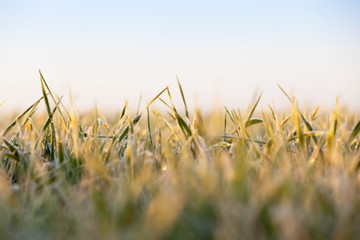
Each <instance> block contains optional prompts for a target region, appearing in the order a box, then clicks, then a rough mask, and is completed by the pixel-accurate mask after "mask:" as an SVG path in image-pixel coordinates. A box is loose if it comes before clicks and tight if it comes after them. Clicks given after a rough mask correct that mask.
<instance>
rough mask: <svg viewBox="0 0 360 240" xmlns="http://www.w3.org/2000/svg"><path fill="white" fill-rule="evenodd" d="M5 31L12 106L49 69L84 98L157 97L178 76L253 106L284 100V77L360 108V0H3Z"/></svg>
mask: <svg viewBox="0 0 360 240" xmlns="http://www.w3.org/2000/svg"><path fill="white" fill-rule="evenodd" d="M0 29H1V32H0V81H1V85H2V87H1V88H0V101H2V100H5V99H6V101H7V102H6V104H5V105H7V106H26V105H27V104H28V103H29V101H31V100H32V99H36V98H37V97H38V96H39V95H40V94H41V91H40V88H39V78H38V74H37V70H38V69H41V70H42V71H43V73H44V75H45V77H46V78H47V81H48V83H49V84H50V85H51V86H53V88H54V89H55V91H56V92H58V93H60V94H61V93H65V94H66V93H67V92H68V89H69V88H71V89H72V92H73V93H74V95H75V97H76V99H77V103H78V104H79V105H80V107H89V106H91V105H93V103H94V99H96V101H97V103H98V104H99V105H100V106H104V107H110V108H114V107H115V108H116V107H117V106H118V108H120V107H121V105H122V104H123V102H124V100H125V99H130V101H133V102H136V99H137V98H138V96H139V95H140V94H142V95H143V96H144V97H143V99H144V101H147V100H149V99H150V98H151V97H152V96H154V95H156V93H157V92H158V91H159V90H161V89H162V88H163V87H164V86H166V85H168V84H169V85H170V86H173V88H174V90H175V87H176V78H175V76H176V75H178V76H179V77H180V79H181V81H182V84H183V86H184V88H185V91H186V92H185V93H186V94H187V95H188V98H189V99H190V101H191V100H192V99H193V96H197V99H198V100H197V101H198V102H199V104H200V105H201V106H204V107H205V108H209V107H211V106H210V105H212V103H213V101H214V99H219V98H221V99H222V102H223V103H224V104H225V105H231V106H234V107H235V106H239V107H242V106H244V105H246V104H247V103H248V102H249V101H250V99H251V97H252V94H253V93H254V92H255V91H256V90H263V91H264V100H263V102H264V103H266V104H267V103H270V104H271V103H275V104H281V103H282V102H284V101H286V99H284V98H282V96H281V94H280V92H279V90H278V89H277V87H276V84H277V83H280V84H281V85H283V86H284V87H285V88H287V89H289V90H290V89H294V91H295V94H296V95H297V96H298V97H299V99H300V100H301V101H308V102H310V103H314V104H317V103H319V104H329V103H330V104H332V103H333V102H335V99H336V96H337V95H338V94H340V95H341V96H342V99H343V102H344V103H349V104H351V105H353V106H355V107H359V106H360V104H359V102H360V101H359V100H360V94H358V90H357V89H360V70H359V69H360V3H359V1H346V0H345V1H178V2H175V1H83V0H82V1H67V0H65V1H3V0H0ZM19 92H21V96H22V98H21V99H19V98H18V96H19V95H18V94H19ZM279 95H280V96H279ZM194 101H195V100H194ZM114 103H119V104H116V105H114ZM0 110H1V109H0Z"/></svg>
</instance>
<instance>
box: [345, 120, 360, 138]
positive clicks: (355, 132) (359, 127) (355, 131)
mask: <svg viewBox="0 0 360 240" xmlns="http://www.w3.org/2000/svg"><path fill="white" fill-rule="evenodd" d="M359 132H360V121H358V122H357V124H356V125H355V127H354V128H353V130H352V131H351V134H350V137H349V140H348V142H349V143H350V142H351V141H352V140H353V139H354V138H355V137H356V135H358V133H359Z"/></svg>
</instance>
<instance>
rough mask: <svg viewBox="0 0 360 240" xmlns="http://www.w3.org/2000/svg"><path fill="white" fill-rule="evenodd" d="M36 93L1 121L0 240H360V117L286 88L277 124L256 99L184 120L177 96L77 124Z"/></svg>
mask: <svg viewBox="0 0 360 240" xmlns="http://www.w3.org/2000/svg"><path fill="white" fill-rule="evenodd" d="M40 79H41V85H40V84H39V85H40V86H39V87H41V89H42V96H38V97H39V99H38V100H37V101H36V102H34V103H29V107H28V108H27V109H24V110H25V111H23V112H20V113H19V115H18V116H16V117H14V118H10V115H9V116H8V117H3V119H0V131H1V133H0V134H1V136H2V138H1V139H0V216H1V217H0V239H219V240H220V239H221V240H223V239H224V240H226V239H359V238H360V227H359V226H360V190H359V188H360V172H359V168H360V151H359V145H360V137H359V135H360V134H359V132H360V113H359V112H356V111H354V110H348V109H347V108H346V107H343V106H342V105H341V104H337V105H336V106H333V109H330V110H323V109H322V107H317V106H315V107H311V108H310V107H303V105H302V103H298V102H297V100H296V98H295V97H294V96H293V95H291V94H289V93H288V92H287V91H286V90H284V89H282V88H281V86H279V93H280V94H281V95H280V94H279V97H281V98H283V100H284V102H286V103H287V104H288V108H286V109H285V110H283V111H277V110H276V107H277V106H268V105H266V103H261V104H260V102H261V94H260V95H259V96H258V98H257V99H256V101H254V102H253V103H250V104H249V107H248V108H247V109H230V108H226V107H224V108H223V109H220V110H214V111H212V112H206V113H205V112H202V110H201V109H198V108H195V109H194V110H193V111H191V112H190V111H189V110H188V107H187V102H186V89H182V87H181V85H180V82H178V83H179V84H178V86H176V88H175V87H173V88H171V89H170V88H169V87H165V88H164V89H163V90H162V91H159V94H158V95H157V96H154V99H153V100H152V101H150V102H148V103H146V104H145V106H143V107H139V109H129V108H128V107H127V104H123V105H122V106H119V109H117V110H118V111H119V114H112V113H108V112H102V111H101V109H97V108H94V110H93V111H90V112H78V111H77V110H76V107H75V106H72V104H70V106H65V104H63V103H62V98H61V97H58V96H57V95H56V94H55V93H54V92H52V91H51V88H50V87H51V86H49V85H48V84H47V82H46V81H45V79H44V77H43V76H42V75H41V73H40ZM173 95H177V96H179V97H181V98H182V100H183V104H182V105H181V106H174V104H173V100H172V96H173ZM334 100H335V99H334ZM160 105H161V106H163V107H162V108H161V109H157V107H156V106H160ZM0 108H1V106H0ZM42 108H43V109H44V111H42V110H41V109H42Z"/></svg>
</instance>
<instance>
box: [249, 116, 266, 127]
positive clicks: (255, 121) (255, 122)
mask: <svg viewBox="0 0 360 240" xmlns="http://www.w3.org/2000/svg"><path fill="white" fill-rule="evenodd" d="M262 122H264V120H262V119H261V118H253V119H251V120H250V121H247V122H246V124H245V127H250V126H252V125H255V124H259V123H262Z"/></svg>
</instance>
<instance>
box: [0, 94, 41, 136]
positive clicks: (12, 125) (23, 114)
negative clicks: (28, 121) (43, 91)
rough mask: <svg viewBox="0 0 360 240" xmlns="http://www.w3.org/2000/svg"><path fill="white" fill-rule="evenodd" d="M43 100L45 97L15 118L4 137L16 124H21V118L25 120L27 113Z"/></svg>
mask: <svg viewBox="0 0 360 240" xmlns="http://www.w3.org/2000/svg"><path fill="white" fill-rule="evenodd" d="M43 98H44V97H41V98H39V99H38V100H37V101H36V102H35V103H33V104H32V105H31V106H30V107H28V108H27V109H26V110H25V111H24V112H23V113H21V114H20V115H19V116H17V117H16V118H15V120H14V121H12V122H11V123H10V125H9V126H8V127H7V128H6V129H5V131H4V133H3V136H5V135H6V134H7V133H8V132H9V131H10V130H11V128H12V127H14V126H15V125H16V123H17V122H19V121H20V120H21V118H23V117H24V116H25V114H26V113H28V112H29V111H30V110H32V109H35V108H36V107H37V105H38V104H39V103H40V101H41V100H42V99H43Z"/></svg>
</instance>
